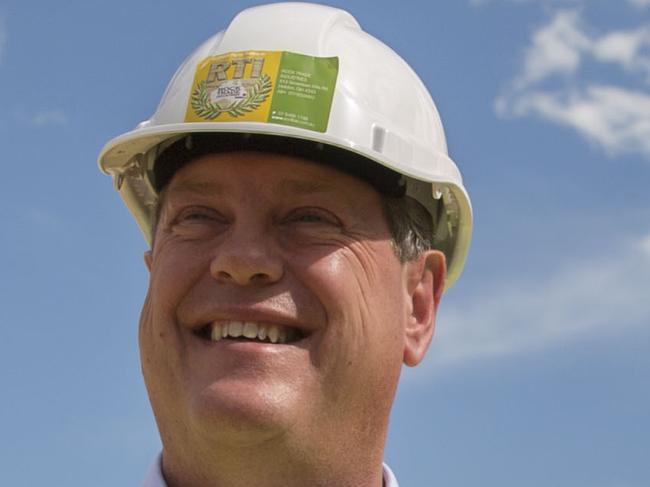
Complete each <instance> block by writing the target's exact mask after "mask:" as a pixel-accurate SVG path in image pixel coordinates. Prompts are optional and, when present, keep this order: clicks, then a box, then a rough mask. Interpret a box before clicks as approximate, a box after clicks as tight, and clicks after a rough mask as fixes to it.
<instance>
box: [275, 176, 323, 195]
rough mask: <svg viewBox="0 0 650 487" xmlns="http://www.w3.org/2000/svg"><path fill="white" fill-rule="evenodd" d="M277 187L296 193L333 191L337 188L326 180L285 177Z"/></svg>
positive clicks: (282, 190)
mask: <svg viewBox="0 0 650 487" xmlns="http://www.w3.org/2000/svg"><path fill="white" fill-rule="evenodd" d="M276 189H277V191H280V192H282V193H285V192H286V193H294V194H296V193H297V194H313V193H333V192H334V191H335V190H336V188H335V187H334V186H333V185H331V184H328V183H326V182H323V181H313V180H304V179H284V180H282V181H280V183H279V184H278V185H277V187H276Z"/></svg>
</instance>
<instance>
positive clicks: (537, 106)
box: [497, 85, 650, 156]
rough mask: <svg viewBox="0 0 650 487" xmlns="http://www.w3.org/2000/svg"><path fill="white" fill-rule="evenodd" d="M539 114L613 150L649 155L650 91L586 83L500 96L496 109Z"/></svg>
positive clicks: (613, 152)
mask: <svg viewBox="0 0 650 487" xmlns="http://www.w3.org/2000/svg"><path fill="white" fill-rule="evenodd" d="M505 111H509V113H510V114H512V115H514V116H524V115H529V114H535V115H538V116H540V117H542V118H544V119H546V120H549V121H551V122H556V123H559V124H561V125H564V126H568V127H571V128H573V129H575V130H576V131H578V132H579V133H580V134H581V135H583V136H584V137H586V138H587V139H589V140H592V141H594V142H596V143H598V144H599V145H600V146H602V147H603V148H604V149H605V150H606V151H607V152H609V153H610V154H622V153H642V154H646V155H649V156H650V95H649V94H646V93H643V92H638V91H632V90H624V89H622V88H619V87H616V86H599V85H592V86H587V87H586V88H585V89H584V90H581V91H576V92H573V93H547V92H541V91H532V92H528V93H526V94H525V95H522V96H519V97H517V98H516V99H515V100H514V101H510V102H509V103H508V102H505V101H504V100H503V99H499V100H497V112H499V113H504V112H505Z"/></svg>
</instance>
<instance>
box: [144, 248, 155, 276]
mask: <svg viewBox="0 0 650 487" xmlns="http://www.w3.org/2000/svg"><path fill="white" fill-rule="evenodd" d="M152 262H153V256H152V254H151V250H147V251H146V252H145V253H144V264H145V265H146V266H147V269H149V272H151V264H152Z"/></svg>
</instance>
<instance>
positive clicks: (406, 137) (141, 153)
mask: <svg viewBox="0 0 650 487" xmlns="http://www.w3.org/2000/svg"><path fill="white" fill-rule="evenodd" d="M202 132H220V133H239V134H265V135H266V136H269V135H271V136H279V137H285V138H290V139H294V140H295V139H301V140H307V141H314V142H316V143H318V145H319V146H321V147H322V146H327V147H334V148H338V149H343V150H345V151H348V153H349V152H352V153H354V154H356V156H355V157H354V158H353V159H354V160H359V159H362V158H361V157H357V156H363V158H365V159H369V160H371V161H374V162H376V163H378V164H380V165H382V166H385V167H387V168H389V169H391V170H392V171H394V172H397V173H399V174H401V175H402V176H404V179H405V180H406V194H407V195H409V196H411V197H413V198H415V199H417V200H418V201H419V202H420V203H422V204H423V205H424V206H425V207H426V208H427V209H428V210H429V212H430V213H431V215H432V217H433V219H434V224H435V227H434V228H435V238H434V240H435V243H436V247H438V248H440V249H441V250H442V251H443V252H444V253H445V256H446V258H447V268H448V273H447V280H446V283H445V285H446V287H449V286H450V285H451V284H453V282H454V281H455V280H456V279H457V278H458V276H459V275H460V273H461V271H462V268H463V265H464V262H465V258H466V256H467V250H468V247H469V242H470V238H471V231H472V210H471V204H470V201H469V197H468V195H467V192H466V191H465V188H464V187H463V182H462V178H461V175H460V172H459V171H458V168H457V167H456V165H455V164H454V162H453V161H452V160H451V159H450V158H449V156H448V153H447V144H446V141H445V135H444V131H443V127H442V123H441V121H440V116H439V115H438V111H437V109H436V107H435V105H434V103H433V101H432V100H431V96H430V95H429V92H428V91H427V89H426V88H425V86H424V85H423V83H422V81H421V80H420V79H419V78H418V76H417V75H416V74H415V73H414V72H413V70H412V69H411V68H410V67H409V66H408V64H406V62H405V61H404V60H403V59H402V58H401V57H400V56H398V55H397V54H396V53H395V52H394V51H392V50H391V49H390V48H389V47H387V46H386V45H385V44H383V43H382V42H381V41H379V40H378V39H376V38H374V37H372V36H371V35H369V34H367V33H366V32H364V31H363V30H361V28H360V26H359V24H358V23H357V21H356V20H355V19H354V17H352V16H351V15H350V14H349V13H347V12H345V11H343V10H339V9H336V8H331V7H327V6H323V5H315V4H308V3H275V4H270V5H264V6H259V7H254V8H250V9H247V10H244V11H242V12H240V13H239V14H238V15H237V16H236V17H235V18H234V19H233V20H232V22H231V23H230V25H229V26H228V28H227V29H226V30H225V31H222V32H219V33H218V34H216V35H214V36H213V37H211V38H210V39H208V40H207V41H206V42H204V43H203V44H202V45H201V46H199V48H198V49H196V50H195V51H194V52H193V53H192V54H191V55H190V56H189V57H188V58H187V59H186V60H185V61H184V62H183V64H182V65H181V66H180V67H179V69H178V70H177V72H176V74H175V75H174V77H173V78H172V80H171V81H170V83H169V85H168V87H167V90H166V91H165V94H164V95H163V97H162V100H161V101H160V105H159V106H158V109H157V110H156V112H155V113H154V114H153V116H152V117H151V118H150V119H149V120H147V121H144V122H142V123H140V124H139V125H138V126H137V128H135V129H134V130H132V131H130V132H127V133H125V134H123V135H120V136H119V137H116V138H114V139H113V140H111V141H109V142H108V143H107V144H106V145H105V146H104V148H103V150H102V152H101V154H100V155H99V166H100V168H101V169H102V171H104V172H106V173H108V174H111V175H112V176H113V179H114V182H115V186H116V189H117V190H118V191H119V192H120V195H121V196H122V198H123V199H124V201H125V203H126V205H127V207H128V208H129V210H130V211H131V213H132V214H133V215H134V217H135V219H136V221H137V222H138V225H139V226H140V228H141V230H142V232H143V233H144V235H145V238H146V240H147V242H148V243H151V237H152V235H151V231H152V230H151V229H152V218H154V210H155V206H156V200H157V188H156V186H155V184H154V182H153V181H152V172H153V165H154V162H155V161H156V158H157V157H158V155H159V154H160V153H161V152H163V150H164V149H165V148H167V147H169V146H170V145H171V144H172V143H173V142H175V141H177V140H179V139H180V138H182V137H183V136H185V135H187V134H196V133H202Z"/></svg>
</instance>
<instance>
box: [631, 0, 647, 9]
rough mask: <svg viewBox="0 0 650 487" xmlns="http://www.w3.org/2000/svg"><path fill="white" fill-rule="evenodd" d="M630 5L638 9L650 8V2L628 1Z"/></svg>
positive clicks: (642, 0)
mask: <svg viewBox="0 0 650 487" xmlns="http://www.w3.org/2000/svg"><path fill="white" fill-rule="evenodd" d="M628 1H629V2H630V3H631V4H632V5H634V6H635V7H639V8H645V7H650V0H628Z"/></svg>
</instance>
